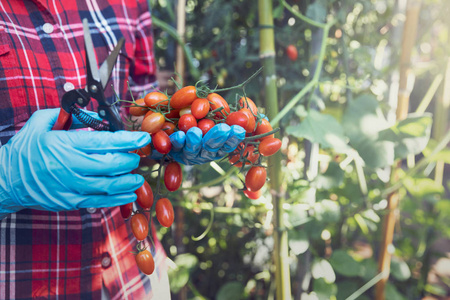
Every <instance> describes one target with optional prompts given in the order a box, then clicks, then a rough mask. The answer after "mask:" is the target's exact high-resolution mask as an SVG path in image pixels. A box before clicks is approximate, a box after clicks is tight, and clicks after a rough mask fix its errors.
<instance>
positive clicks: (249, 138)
mask: <svg viewBox="0 0 450 300" xmlns="http://www.w3.org/2000/svg"><path fill="white" fill-rule="evenodd" d="M278 131H280V128H275V129H274V130H271V131H268V132H266V133H262V134H258V135H253V136H248V137H246V138H245V139H244V141H251V140H257V139H260V138H262V137H265V136H268V135H271V134H274V133H277V132H278Z"/></svg>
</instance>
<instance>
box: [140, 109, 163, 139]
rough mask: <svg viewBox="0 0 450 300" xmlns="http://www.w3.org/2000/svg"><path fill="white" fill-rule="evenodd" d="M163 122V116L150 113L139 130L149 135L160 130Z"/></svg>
mask: <svg viewBox="0 0 450 300" xmlns="http://www.w3.org/2000/svg"><path fill="white" fill-rule="evenodd" d="M164 122H165V119H164V116H163V115H162V114H161V113H152V114H150V115H148V116H147V117H146V118H144V121H142V124H141V130H142V131H146V132H148V133H150V134H152V133H155V132H157V131H159V130H161V128H162V126H163V124H164Z"/></svg>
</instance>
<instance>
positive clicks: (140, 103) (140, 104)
mask: <svg viewBox="0 0 450 300" xmlns="http://www.w3.org/2000/svg"><path fill="white" fill-rule="evenodd" d="M135 103H136V105H132V106H130V114H131V115H133V116H136V117H139V116H143V115H145V114H146V113H147V111H148V108H147V107H145V101H144V99H142V98H141V99H137V100H136V101H135Z"/></svg>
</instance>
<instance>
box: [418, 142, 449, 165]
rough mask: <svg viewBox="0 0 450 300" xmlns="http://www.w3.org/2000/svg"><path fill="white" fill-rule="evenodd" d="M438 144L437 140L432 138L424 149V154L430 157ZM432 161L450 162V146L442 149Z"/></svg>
mask: <svg viewBox="0 0 450 300" xmlns="http://www.w3.org/2000/svg"><path fill="white" fill-rule="evenodd" d="M438 144H439V143H438V142H437V141H436V140H433V139H430V140H429V141H428V144H427V146H426V147H425V149H423V152H422V153H423V155H424V156H425V157H429V156H430V155H431V152H432V151H433V150H434V149H435V148H436V146H437V145H438ZM430 161H443V162H444V163H446V164H450V148H444V149H442V150H441V151H440V152H439V153H437V154H436V155H435V156H434V157H433V158H432V159H431V160H430Z"/></svg>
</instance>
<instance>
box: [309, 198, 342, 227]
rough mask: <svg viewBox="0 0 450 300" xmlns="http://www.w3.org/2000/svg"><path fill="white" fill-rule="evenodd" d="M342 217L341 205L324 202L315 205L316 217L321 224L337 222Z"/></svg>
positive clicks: (333, 202) (330, 201)
mask: <svg viewBox="0 0 450 300" xmlns="http://www.w3.org/2000/svg"><path fill="white" fill-rule="evenodd" d="M340 216H341V209H340V207H339V203H337V202H336V201H332V200H322V201H319V202H317V203H315V204H314V217H315V218H316V220H317V221H320V222H327V223H329V222H337V221H338V220H339V218H340Z"/></svg>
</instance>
